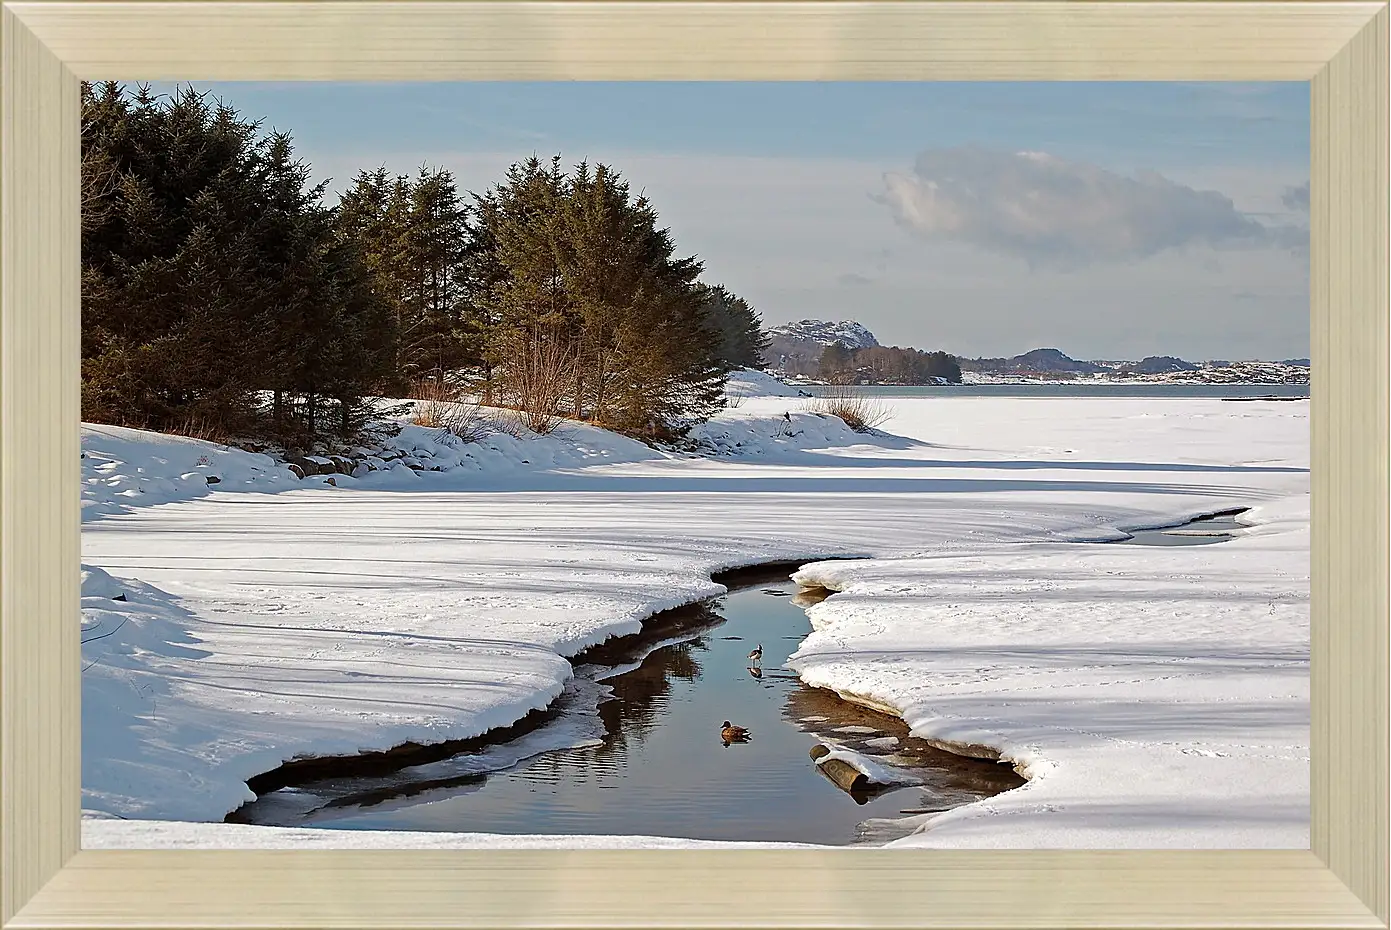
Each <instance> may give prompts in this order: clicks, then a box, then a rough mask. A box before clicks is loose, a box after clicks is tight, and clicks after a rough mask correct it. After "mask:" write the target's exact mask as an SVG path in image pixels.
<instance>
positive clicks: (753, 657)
mask: <svg viewBox="0 0 1391 930" xmlns="http://www.w3.org/2000/svg"><path fill="white" fill-rule="evenodd" d="M749 661H750V662H752V663H753V664H754V665H757V664H758V663H760V662H762V661H763V644H762V643H759V644H758V648H757V649H755V650H754V651H753V652H750V653H749Z"/></svg>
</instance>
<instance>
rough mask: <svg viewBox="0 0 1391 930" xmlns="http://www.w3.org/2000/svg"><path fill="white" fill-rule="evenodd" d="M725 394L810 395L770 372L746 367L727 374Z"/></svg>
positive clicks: (736, 396)
mask: <svg viewBox="0 0 1391 930" xmlns="http://www.w3.org/2000/svg"><path fill="white" fill-rule="evenodd" d="M725 396H727V397H729V398H732V399H735V398H745V397H810V396H811V395H810V394H808V393H807V392H806V391H803V390H800V389H798V388H795V387H793V386H792V385H790V384H785V383H783V382H782V381H779V380H778V379H777V378H774V377H773V376H772V375H770V374H765V373H764V372H761V371H754V370H753V369H751V368H746V369H744V370H743V371H736V372H734V373H733V374H731V375H730V376H729V380H728V382H727V383H726V384H725ZM735 402H736V403H737V402H738V401H737V400H736V401H735Z"/></svg>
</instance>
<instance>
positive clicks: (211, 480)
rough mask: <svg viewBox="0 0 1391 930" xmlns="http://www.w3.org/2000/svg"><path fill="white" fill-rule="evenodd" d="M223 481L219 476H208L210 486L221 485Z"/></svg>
mask: <svg viewBox="0 0 1391 930" xmlns="http://www.w3.org/2000/svg"><path fill="white" fill-rule="evenodd" d="M221 483H222V479H221V478H219V477H218V476H217V475H208V484H221Z"/></svg>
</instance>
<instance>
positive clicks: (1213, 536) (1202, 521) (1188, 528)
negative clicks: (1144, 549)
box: [1115, 511, 1245, 546]
mask: <svg viewBox="0 0 1391 930" xmlns="http://www.w3.org/2000/svg"><path fill="white" fill-rule="evenodd" d="M1241 512H1244V511H1241ZM1236 518H1237V514H1235V513H1229V514H1220V515H1218V516H1212V517H1199V518H1198V519H1196V520H1190V521H1189V522H1187V523H1184V524H1183V525H1181V526H1171V527H1165V528H1162V529H1154V530H1133V531H1131V533H1130V538H1129V539H1122V540H1120V541H1119V542H1117V543H1115V545H1131V546H1210V545H1212V544H1213V543H1220V542H1225V541H1226V540H1228V539H1231V538H1233V535H1234V534H1235V533H1236V532H1237V531H1239V530H1240V529H1242V527H1243V526H1244V525H1245V524H1242V523H1239V522H1237V519H1236Z"/></svg>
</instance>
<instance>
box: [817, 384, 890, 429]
mask: <svg viewBox="0 0 1391 930" xmlns="http://www.w3.org/2000/svg"><path fill="white" fill-rule="evenodd" d="M812 410H813V411H815V412H816V413H829V414H830V415H831V416H833V417H840V418H841V419H842V420H844V421H845V425H846V426H848V427H850V428H851V429H853V430H854V431H855V432H857V433H868V432H870V431H871V430H874V429H878V428H879V427H880V426H883V425H884V424H885V423H887V422H888V421H889V419H890V418H891V417H892V416H893V414H892V412H891V411H890V410H889V408H888V406H887V405H885V404H884V403H883V402H882V401H879V400H876V399H875V398H873V397H871V396H869V395H868V394H866V393H865V392H863V391H857V390H855V389H854V388H853V387H844V386H837V387H834V388H832V389H831V390H829V391H827V392H826V393H825V394H823V395H821V397H819V398H817V400H816V401H815V403H814V404H813V405H812Z"/></svg>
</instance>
